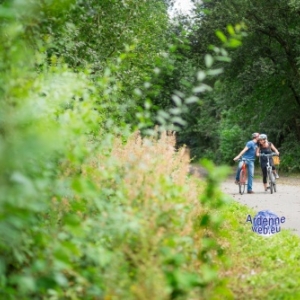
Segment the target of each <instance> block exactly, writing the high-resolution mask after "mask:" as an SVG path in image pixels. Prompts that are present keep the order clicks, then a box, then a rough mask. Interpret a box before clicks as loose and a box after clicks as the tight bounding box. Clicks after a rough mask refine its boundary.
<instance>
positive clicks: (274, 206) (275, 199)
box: [222, 176, 300, 236]
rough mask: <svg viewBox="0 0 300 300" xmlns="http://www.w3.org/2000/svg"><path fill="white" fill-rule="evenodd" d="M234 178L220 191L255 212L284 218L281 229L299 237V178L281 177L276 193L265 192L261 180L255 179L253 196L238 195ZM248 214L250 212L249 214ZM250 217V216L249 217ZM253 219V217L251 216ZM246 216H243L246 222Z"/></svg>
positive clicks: (228, 180) (226, 182) (227, 181)
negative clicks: (270, 212) (271, 213)
mask: <svg viewBox="0 0 300 300" xmlns="http://www.w3.org/2000/svg"><path fill="white" fill-rule="evenodd" d="M233 178H234V176H232V178H230V179H227V180H226V181H225V182H224V183H223V184H222V190H223V192H225V193H226V194H228V195H230V196H232V197H233V198H234V199H235V200H236V201H238V202H239V203H241V204H245V205H247V206H248V207H251V208H253V209H254V210H255V212H256V213H257V212H259V211H261V210H270V211H272V212H274V213H275V214H276V215H277V216H278V217H282V216H284V217H285V219H286V221H285V223H284V224H282V228H285V229H291V230H292V231H293V232H295V233H296V234H298V235H299V236H300V178H299V177H298V178H296V177H294V178H290V177H284V176H281V177H280V179H278V181H277V192H276V193H273V194H270V191H268V192H265V191H264V189H263V185H262V179H261V178H260V177H259V178H255V179H254V182H253V191H254V192H255V194H244V195H240V194H239V193H238V186H237V185H235V184H234V179H233ZM249 214H250V212H249ZM251 216H252V215H251ZM252 217H253V216H252ZM246 218H247V216H245V221H246Z"/></svg>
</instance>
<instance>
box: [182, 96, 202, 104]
mask: <svg viewBox="0 0 300 300" xmlns="http://www.w3.org/2000/svg"><path fill="white" fill-rule="evenodd" d="M198 101H199V98H198V97H196V96H191V97H188V98H186V99H185V103H186V104H192V103H196V102H198Z"/></svg>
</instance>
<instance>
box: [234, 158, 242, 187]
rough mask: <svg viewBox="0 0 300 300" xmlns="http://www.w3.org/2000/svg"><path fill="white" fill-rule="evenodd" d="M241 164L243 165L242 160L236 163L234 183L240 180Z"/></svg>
mask: <svg viewBox="0 0 300 300" xmlns="http://www.w3.org/2000/svg"><path fill="white" fill-rule="evenodd" d="M242 165H243V162H242V161H240V162H239V164H238V168H237V170H236V175H235V183H238V182H239V181H240V172H241V168H242Z"/></svg>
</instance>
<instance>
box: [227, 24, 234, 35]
mask: <svg viewBox="0 0 300 300" xmlns="http://www.w3.org/2000/svg"><path fill="white" fill-rule="evenodd" d="M227 31H228V33H229V34H230V35H235V31H234V28H233V26H232V25H227Z"/></svg>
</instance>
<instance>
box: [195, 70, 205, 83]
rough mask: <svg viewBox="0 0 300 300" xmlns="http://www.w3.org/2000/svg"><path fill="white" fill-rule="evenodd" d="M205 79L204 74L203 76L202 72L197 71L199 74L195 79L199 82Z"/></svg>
mask: <svg viewBox="0 0 300 300" xmlns="http://www.w3.org/2000/svg"><path fill="white" fill-rule="evenodd" d="M205 77H206V74H205V72H204V71H199V72H198V73H197V79H198V80H199V81H203V80H204V79H205Z"/></svg>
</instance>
